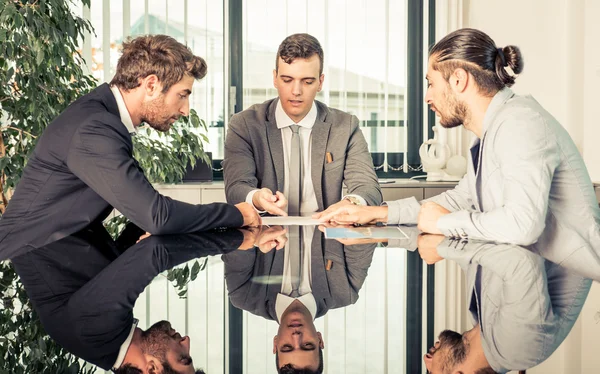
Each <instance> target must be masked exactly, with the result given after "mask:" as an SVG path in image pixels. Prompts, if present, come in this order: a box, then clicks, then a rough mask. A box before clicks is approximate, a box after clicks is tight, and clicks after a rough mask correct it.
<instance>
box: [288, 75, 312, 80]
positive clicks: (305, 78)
mask: <svg viewBox="0 0 600 374" xmlns="http://www.w3.org/2000/svg"><path fill="white" fill-rule="evenodd" d="M281 78H289V79H294V77H290V76H289V75H281ZM300 79H301V80H307V79H314V80H316V79H317V78H315V77H304V78H300Z"/></svg>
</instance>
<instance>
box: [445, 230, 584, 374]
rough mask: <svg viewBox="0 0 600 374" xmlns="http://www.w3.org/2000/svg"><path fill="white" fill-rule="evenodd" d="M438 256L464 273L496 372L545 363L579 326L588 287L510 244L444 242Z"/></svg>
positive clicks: (474, 315)
mask: <svg viewBox="0 0 600 374" xmlns="http://www.w3.org/2000/svg"><path fill="white" fill-rule="evenodd" d="M438 253H439V254H440V255H441V256H442V257H445V258H446V259H449V260H454V261H457V262H458V263H459V265H460V266H461V267H462V268H463V270H464V271H465V273H466V278H467V293H468V303H467V305H468V306H469V309H470V311H471V316H472V318H473V321H474V322H479V323H480V326H481V331H482V342H483V349H484V354H485V357H486V358H487V360H488V362H489V363H490V365H491V367H492V368H493V369H494V370H495V371H497V372H507V371H509V370H524V369H525V370H526V369H529V368H531V367H533V366H536V365H538V364H540V363H541V362H543V361H544V360H546V359H547V358H548V357H549V356H550V355H551V354H552V353H553V352H554V351H555V350H556V349H557V348H558V346H559V345H560V344H561V343H562V342H563V340H564V339H565V338H566V337H567V335H568V334H569V332H570V331H571V328H572V327H573V325H574V324H575V322H576V321H577V317H578V316H579V313H580V312H581V309H582V308H583V304H584V302H585V299H586V298H587V295H588V292H589V290H590V287H591V283H592V281H591V280H590V279H586V278H583V277H581V276H579V275H577V274H575V273H573V272H571V271H570V270H569V269H566V268H564V267H561V266H558V265H556V264H554V263H552V262H550V261H548V260H544V259H543V258H542V257H540V256H538V255H536V254H534V253H532V252H530V251H528V250H527V249H524V248H521V247H517V246H513V245H509V244H494V243H489V242H478V241H470V242H468V243H466V242H460V241H458V240H449V239H446V240H444V242H442V244H441V245H440V246H439V247H438Z"/></svg>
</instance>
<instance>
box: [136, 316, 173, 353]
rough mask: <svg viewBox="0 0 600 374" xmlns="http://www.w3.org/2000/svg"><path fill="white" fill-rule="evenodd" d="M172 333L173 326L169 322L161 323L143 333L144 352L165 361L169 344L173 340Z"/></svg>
mask: <svg viewBox="0 0 600 374" xmlns="http://www.w3.org/2000/svg"><path fill="white" fill-rule="evenodd" d="M170 331H171V324H170V323H169V322H168V321H160V322H157V323H155V324H154V325H152V326H151V327H150V328H149V329H148V330H146V331H144V332H142V351H143V352H144V353H145V354H149V355H152V356H154V357H156V358H158V359H160V360H162V361H165V360H166V356H167V347H168V343H169V341H170V340H171V339H172V338H171V336H170V335H169V332H170Z"/></svg>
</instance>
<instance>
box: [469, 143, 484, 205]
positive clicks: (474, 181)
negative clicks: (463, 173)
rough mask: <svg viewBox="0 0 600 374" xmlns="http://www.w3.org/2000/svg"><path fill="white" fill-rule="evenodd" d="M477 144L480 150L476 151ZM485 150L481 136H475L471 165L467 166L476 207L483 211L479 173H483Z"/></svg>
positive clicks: (470, 155) (471, 152)
mask: <svg viewBox="0 0 600 374" xmlns="http://www.w3.org/2000/svg"><path fill="white" fill-rule="evenodd" d="M477 145H479V152H476V151H475V150H476V149H477ZM482 150H483V142H481V140H480V139H479V138H475V139H474V140H473V143H472V144H471V149H470V152H469V160H470V162H469V166H468V168H467V174H468V176H469V179H468V181H469V189H470V190H471V196H474V197H475V198H474V199H473V204H475V208H476V209H477V210H478V211H480V212H481V203H480V198H481V197H480V196H479V188H478V186H479V175H480V174H481V166H482V165H481V154H482V153H483V152H482ZM475 162H477V171H476V170H475Z"/></svg>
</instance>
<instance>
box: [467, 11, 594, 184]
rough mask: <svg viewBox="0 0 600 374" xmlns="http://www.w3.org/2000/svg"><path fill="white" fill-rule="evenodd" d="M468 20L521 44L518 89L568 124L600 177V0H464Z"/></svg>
mask: <svg viewBox="0 0 600 374" xmlns="http://www.w3.org/2000/svg"><path fill="white" fill-rule="evenodd" d="M464 7H465V9H464V24H465V26H466V27H473V28H477V29H480V30H483V31H485V32H486V33H488V34H489V35H490V36H491V37H492V38H493V39H494V40H495V41H496V44H497V45H498V46H499V47H504V46H505V45H508V44H513V45H517V46H518V47H519V48H521V52H522V53H523V57H524V60H525V69H524V70H523V73H522V74H521V76H520V77H518V79H517V83H516V84H515V86H514V90H515V91H516V92H517V93H519V94H531V95H533V96H534V97H535V98H536V99H537V100H538V101H539V102H540V103H541V104H542V105H543V106H544V107H545V108H546V109H547V110H548V111H550V112H551V113H552V114H553V115H554V116H555V117H556V118H557V119H558V121H559V122H560V123H561V124H562V125H563V126H564V127H565V128H566V129H567V131H568V132H569V134H571V137H572V138H573V140H574V141H575V144H577V147H578V148H579V150H580V151H581V152H582V154H583V155H584V158H585V161H586V164H587V167H588V169H589V171H590V174H591V176H592V180H594V181H599V182H600V147H599V146H598V139H600V124H599V123H598V117H599V116H600V100H599V99H600V95H599V94H598V92H597V90H598V87H599V86H600V51H599V48H598V46H600V25H599V24H598V22H597V21H596V19H597V17H598V16H599V15H600V1H598V0H525V1H524V0H503V1H481V0H464Z"/></svg>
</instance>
